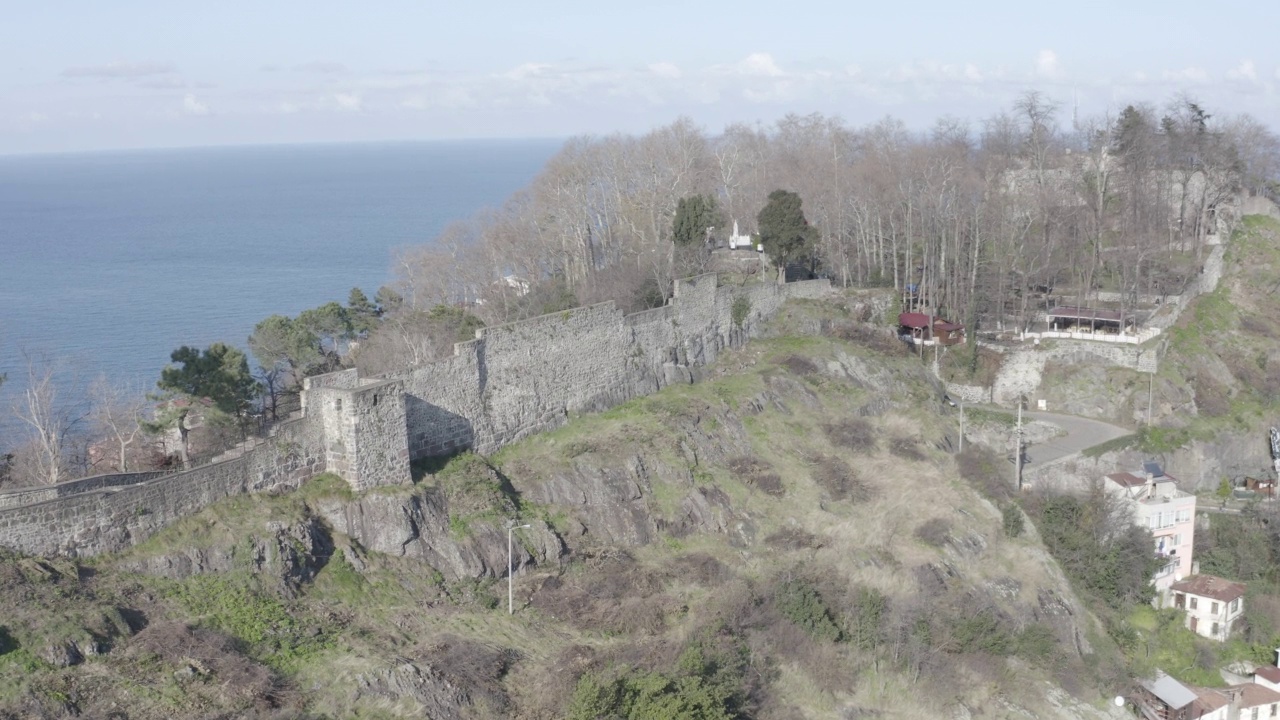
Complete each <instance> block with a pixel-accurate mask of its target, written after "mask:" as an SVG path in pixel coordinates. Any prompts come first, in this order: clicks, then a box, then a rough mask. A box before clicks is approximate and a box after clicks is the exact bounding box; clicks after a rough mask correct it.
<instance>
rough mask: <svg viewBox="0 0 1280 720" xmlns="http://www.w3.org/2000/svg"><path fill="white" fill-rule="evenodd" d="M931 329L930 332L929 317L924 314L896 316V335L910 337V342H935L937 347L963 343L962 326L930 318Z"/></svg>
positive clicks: (905, 313) (941, 319) (907, 313)
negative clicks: (931, 322)
mask: <svg viewBox="0 0 1280 720" xmlns="http://www.w3.org/2000/svg"><path fill="white" fill-rule="evenodd" d="M932 321H933V329H932V331H930V329H929V325H930V316H929V315H926V314H925V313H918V312H904V313H902V314H900V315H898V334H899V335H910V336H911V340H912V342H916V343H920V342H923V341H927V340H937V341H938V344H939V345H959V344H961V343H963V342H964V326H963V325H960V324H958V323H953V322H950V321H948V320H944V319H943V318H940V317H934V318H932Z"/></svg>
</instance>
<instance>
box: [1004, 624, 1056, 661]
mask: <svg viewBox="0 0 1280 720" xmlns="http://www.w3.org/2000/svg"><path fill="white" fill-rule="evenodd" d="M1057 644H1058V639H1057V638H1056V637H1055V636H1054V634H1053V630H1051V629H1050V628H1049V627H1048V626H1047V625H1041V624H1040V623H1032V624H1030V625H1028V626H1026V627H1025V628H1023V629H1022V632H1021V633H1019V634H1018V638H1017V641H1016V643H1015V650H1014V651H1015V653H1016V654H1017V655H1018V656H1019V657H1022V658H1026V659H1027V660H1033V661H1034V660H1045V659H1047V658H1049V657H1050V656H1051V655H1053V649H1054V648H1055V647H1056V646H1057Z"/></svg>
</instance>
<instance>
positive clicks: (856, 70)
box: [844, 65, 862, 77]
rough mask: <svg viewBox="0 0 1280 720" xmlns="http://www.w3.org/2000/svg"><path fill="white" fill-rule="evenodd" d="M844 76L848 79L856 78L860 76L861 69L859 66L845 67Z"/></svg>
mask: <svg viewBox="0 0 1280 720" xmlns="http://www.w3.org/2000/svg"><path fill="white" fill-rule="evenodd" d="M844 74H845V75H848V76H849V77H858V76H859V75H861V74H862V67H861V66H859V65H845V66H844Z"/></svg>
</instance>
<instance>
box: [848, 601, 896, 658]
mask: <svg viewBox="0 0 1280 720" xmlns="http://www.w3.org/2000/svg"><path fill="white" fill-rule="evenodd" d="M888 607H889V601H888V598H886V597H885V596H884V595H882V594H880V592H879V591H878V590H875V589H873V588H860V589H859V590H858V592H857V594H856V595H855V596H854V598H853V617H852V618H851V619H850V622H849V639H850V640H852V641H853V644H855V645H857V646H858V647H860V648H862V649H863V650H874V649H876V648H877V647H879V645H880V643H881V642H882V641H883V640H884V622H885V616H886V614H887V613H888Z"/></svg>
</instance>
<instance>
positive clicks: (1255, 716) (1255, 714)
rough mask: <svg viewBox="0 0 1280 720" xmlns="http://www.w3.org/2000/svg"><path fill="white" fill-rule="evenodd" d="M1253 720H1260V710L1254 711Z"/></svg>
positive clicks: (1255, 709)
mask: <svg viewBox="0 0 1280 720" xmlns="http://www.w3.org/2000/svg"><path fill="white" fill-rule="evenodd" d="M1253 720H1258V708H1254V709H1253Z"/></svg>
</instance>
